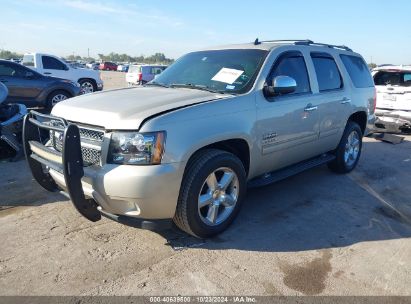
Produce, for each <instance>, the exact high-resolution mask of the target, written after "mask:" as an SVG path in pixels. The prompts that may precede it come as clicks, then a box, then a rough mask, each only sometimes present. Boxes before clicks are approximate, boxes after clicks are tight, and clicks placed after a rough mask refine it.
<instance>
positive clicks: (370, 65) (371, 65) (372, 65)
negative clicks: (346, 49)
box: [368, 63, 377, 69]
mask: <svg viewBox="0 0 411 304" xmlns="http://www.w3.org/2000/svg"><path fill="white" fill-rule="evenodd" d="M368 67H369V68H370V69H374V68H376V67H377V65H376V64H375V63H369V64H368Z"/></svg>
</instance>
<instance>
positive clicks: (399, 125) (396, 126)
mask: <svg viewBox="0 0 411 304" xmlns="http://www.w3.org/2000/svg"><path fill="white" fill-rule="evenodd" d="M375 115H376V121H375V129H376V130H378V131H382V132H394V133H398V132H402V131H403V130H407V129H408V130H409V129H411V111H400V110H384V109H377V110H376V111H375Z"/></svg>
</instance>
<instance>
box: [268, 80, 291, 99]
mask: <svg viewBox="0 0 411 304" xmlns="http://www.w3.org/2000/svg"><path fill="white" fill-rule="evenodd" d="M296 88H297V82H296V81H295V80H294V78H292V77H289V76H277V77H275V78H274V79H273V83H272V84H271V85H268V86H265V87H264V94H265V95H266V96H267V97H273V96H278V95H285V94H290V93H293V92H295V89H296Z"/></svg>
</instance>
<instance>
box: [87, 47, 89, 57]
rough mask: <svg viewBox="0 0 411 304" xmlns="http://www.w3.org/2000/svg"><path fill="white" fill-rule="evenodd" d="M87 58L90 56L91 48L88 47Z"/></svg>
mask: <svg viewBox="0 0 411 304" xmlns="http://www.w3.org/2000/svg"><path fill="white" fill-rule="evenodd" d="M87 58H90V48H87Z"/></svg>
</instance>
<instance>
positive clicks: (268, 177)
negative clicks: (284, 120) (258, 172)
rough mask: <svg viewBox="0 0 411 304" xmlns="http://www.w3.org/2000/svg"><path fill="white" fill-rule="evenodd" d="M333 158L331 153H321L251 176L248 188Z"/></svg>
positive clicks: (293, 173)
mask: <svg viewBox="0 0 411 304" xmlns="http://www.w3.org/2000/svg"><path fill="white" fill-rule="evenodd" d="M334 159H335V155H333V154H323V155H321V156H318V157H315V158H311V159H309V160H307V161H303V162H300V163H298V164H295V165H291V166H289V167H286V168H283V169H280V170H277V171H273V172H270V173H266V174H264V175H262V176H260V177H256V178H253V179H252V180H250V181H249V182H248V188H257V187H263V186H266V185H269V184H272V183H275V182H278V181H280V180H283V179H286V178H288V177H290V176H293V175H296V174H298V173H301V172H304V171H306V170H308V169H311V168H314V167H318V166H321V165H324V164H326V163H328V162H330V161H332V160H334Z"/></svg>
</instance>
